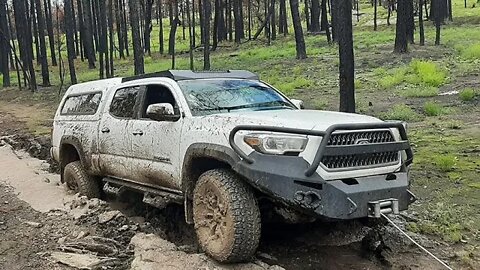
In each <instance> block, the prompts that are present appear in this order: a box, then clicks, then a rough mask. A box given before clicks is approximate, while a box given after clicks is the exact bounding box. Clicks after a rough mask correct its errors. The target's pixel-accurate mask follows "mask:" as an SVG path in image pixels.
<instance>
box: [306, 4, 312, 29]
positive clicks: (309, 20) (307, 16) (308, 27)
mask: <svg viewBox="0 0 480 270" xmlns="http://www.w3.org/2000/svg"><path fill="white" fill-rule="evenodd" d="M309 4H310V3H309V0H305V7H304V12H305V20H306V22H307V31H310V29H311V18H310V7H309Z"/></svg>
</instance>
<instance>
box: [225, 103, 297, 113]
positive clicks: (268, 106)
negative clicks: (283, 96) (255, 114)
mask: <svg viewBox="0 0 480 270" xmlns="http://www.w3.org/2000/svg"><path fill="white" fill-rule="evenodd" d="M270 105H275V106H270ZM257 107H258V108H259V109H262V108H273V107H288V108H292V109H293V106H292V105H291V104H290V103H288V102H286V101H282V100H275V101H268V102H260V103H252V104H244V105H238V106H231V107H220V108H222V109H224V110H228V112H230V111H233V110H240V109H247V108H257Z"/></svg>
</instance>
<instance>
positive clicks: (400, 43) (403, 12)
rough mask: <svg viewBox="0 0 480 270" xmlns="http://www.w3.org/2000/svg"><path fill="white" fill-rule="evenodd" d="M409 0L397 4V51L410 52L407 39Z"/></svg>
mask: <svg viewBox="0 0 480 270" xmlns="http://www.w3.org/2000/svg"><path fill="white" fill-rule="evenodd" d="M407 24H408V14H407V1H399V2H398V6H397V25H396V33H395V48H394V52H396V53H407V52H408V40H407Z"/></svg>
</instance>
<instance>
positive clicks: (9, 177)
mask: <svg viewBox="0 0 480 270" xmlns="http://www.w3.org/2000/svg"><path fill="white" fill-rule="evenodd" d="M48 168H49V164H48V163H46V162H44V161H41V160H38V159H35V158H32V157H30V156H29V155H28V154H27V153H25V152H22V151H15V150H13V149H12V147H11V146H10V145H8V144H4V145H3V146H0V172H1V174H0V203H1V205H0V239H1V244H0V269H75V268H81V267H84V268H85V269H246V270H250V269H282V267H283V268H285V269H385V268H393V269H441V266H440V265H438V264H437V263H436V262H435V261H434V260H433V259H430V258H428V257H426V256H425V255H424V254H423V253H421V252H420V251H419V250H418V249H417V248H415V247H413V246H411V245H410V244H409V243H408V242H406V240H405V239H404V238H402V237H401V236H399V234H398V233H396V232H395V231H394V230H393V229H392V228H391V227H388V226H387V227H383V226H377V227H375V226H367V225H364V224H362V223H360V222H342V223H320V222H316V223H313V224H307V225H286V224H265V225H264V227H263V237H262V240H261V244H260V249H259V252H258V253H257V255H256V260H255V261H254V262H252V263H249V264H239V265H229V266H225V265H219V264H218V263H216V262H214V261H212V260H211V259H209V258H208V257H206V256H205V255H204V254H202V253H201V252H200V250H199V249H198V245H197V244H196V242H195V237H194V232H193V228H192V227H191V226H188V225H186V224H185V222H184V221H183V210H182V209H181V207H178V206H169V207H167V208H166V209H163V210H158V209H153V208H151V207H148V206H146V205H144V204H143V203H141V197H140V196H137V195H135V194H128V195H127V196H124V198H118V199H112V198H110V200H109V201H108V203H106V202H104V201H100V200H95V199H94V200H87V199H86V198H84V197H78V195H75V194H69V193H68V192H67V191H66V189H65V187H64V186H63V185H61V184H60V181H59V176H58V175H56V174H51V173H48V172H46V170H48ZM399 221H400V222H401V220H399ZM420 240H422V238H421V237H420ZM421 242H422V243H423V244H425V245H427V247H429V248H431V249H434V250H435V251H436V252H437V254H438V253H439V252H440V254H439V255H440V257H441V258H443V259H445V256H447V255H448V254H446V253H442V252H441V250H440V249H438V246H437V244H436V243H434V242H430V241H427V240H425V239H423V241H421ZM442 256H443V257H442Z"/></svg>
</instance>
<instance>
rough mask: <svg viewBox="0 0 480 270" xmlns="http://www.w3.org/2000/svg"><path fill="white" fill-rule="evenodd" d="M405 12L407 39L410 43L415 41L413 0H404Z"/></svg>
mask: <svg viewBox="0 0 480 270" xmlns="http://www.w3.org/2000/svg"><path fill="white" fill-rule="evenodd" d="M406 4H407V5H406V8H407V10H406V13H407V40H408V42H409V43H410V44H413V43H415V18H414V10H413V0H406Z"/></svg>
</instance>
